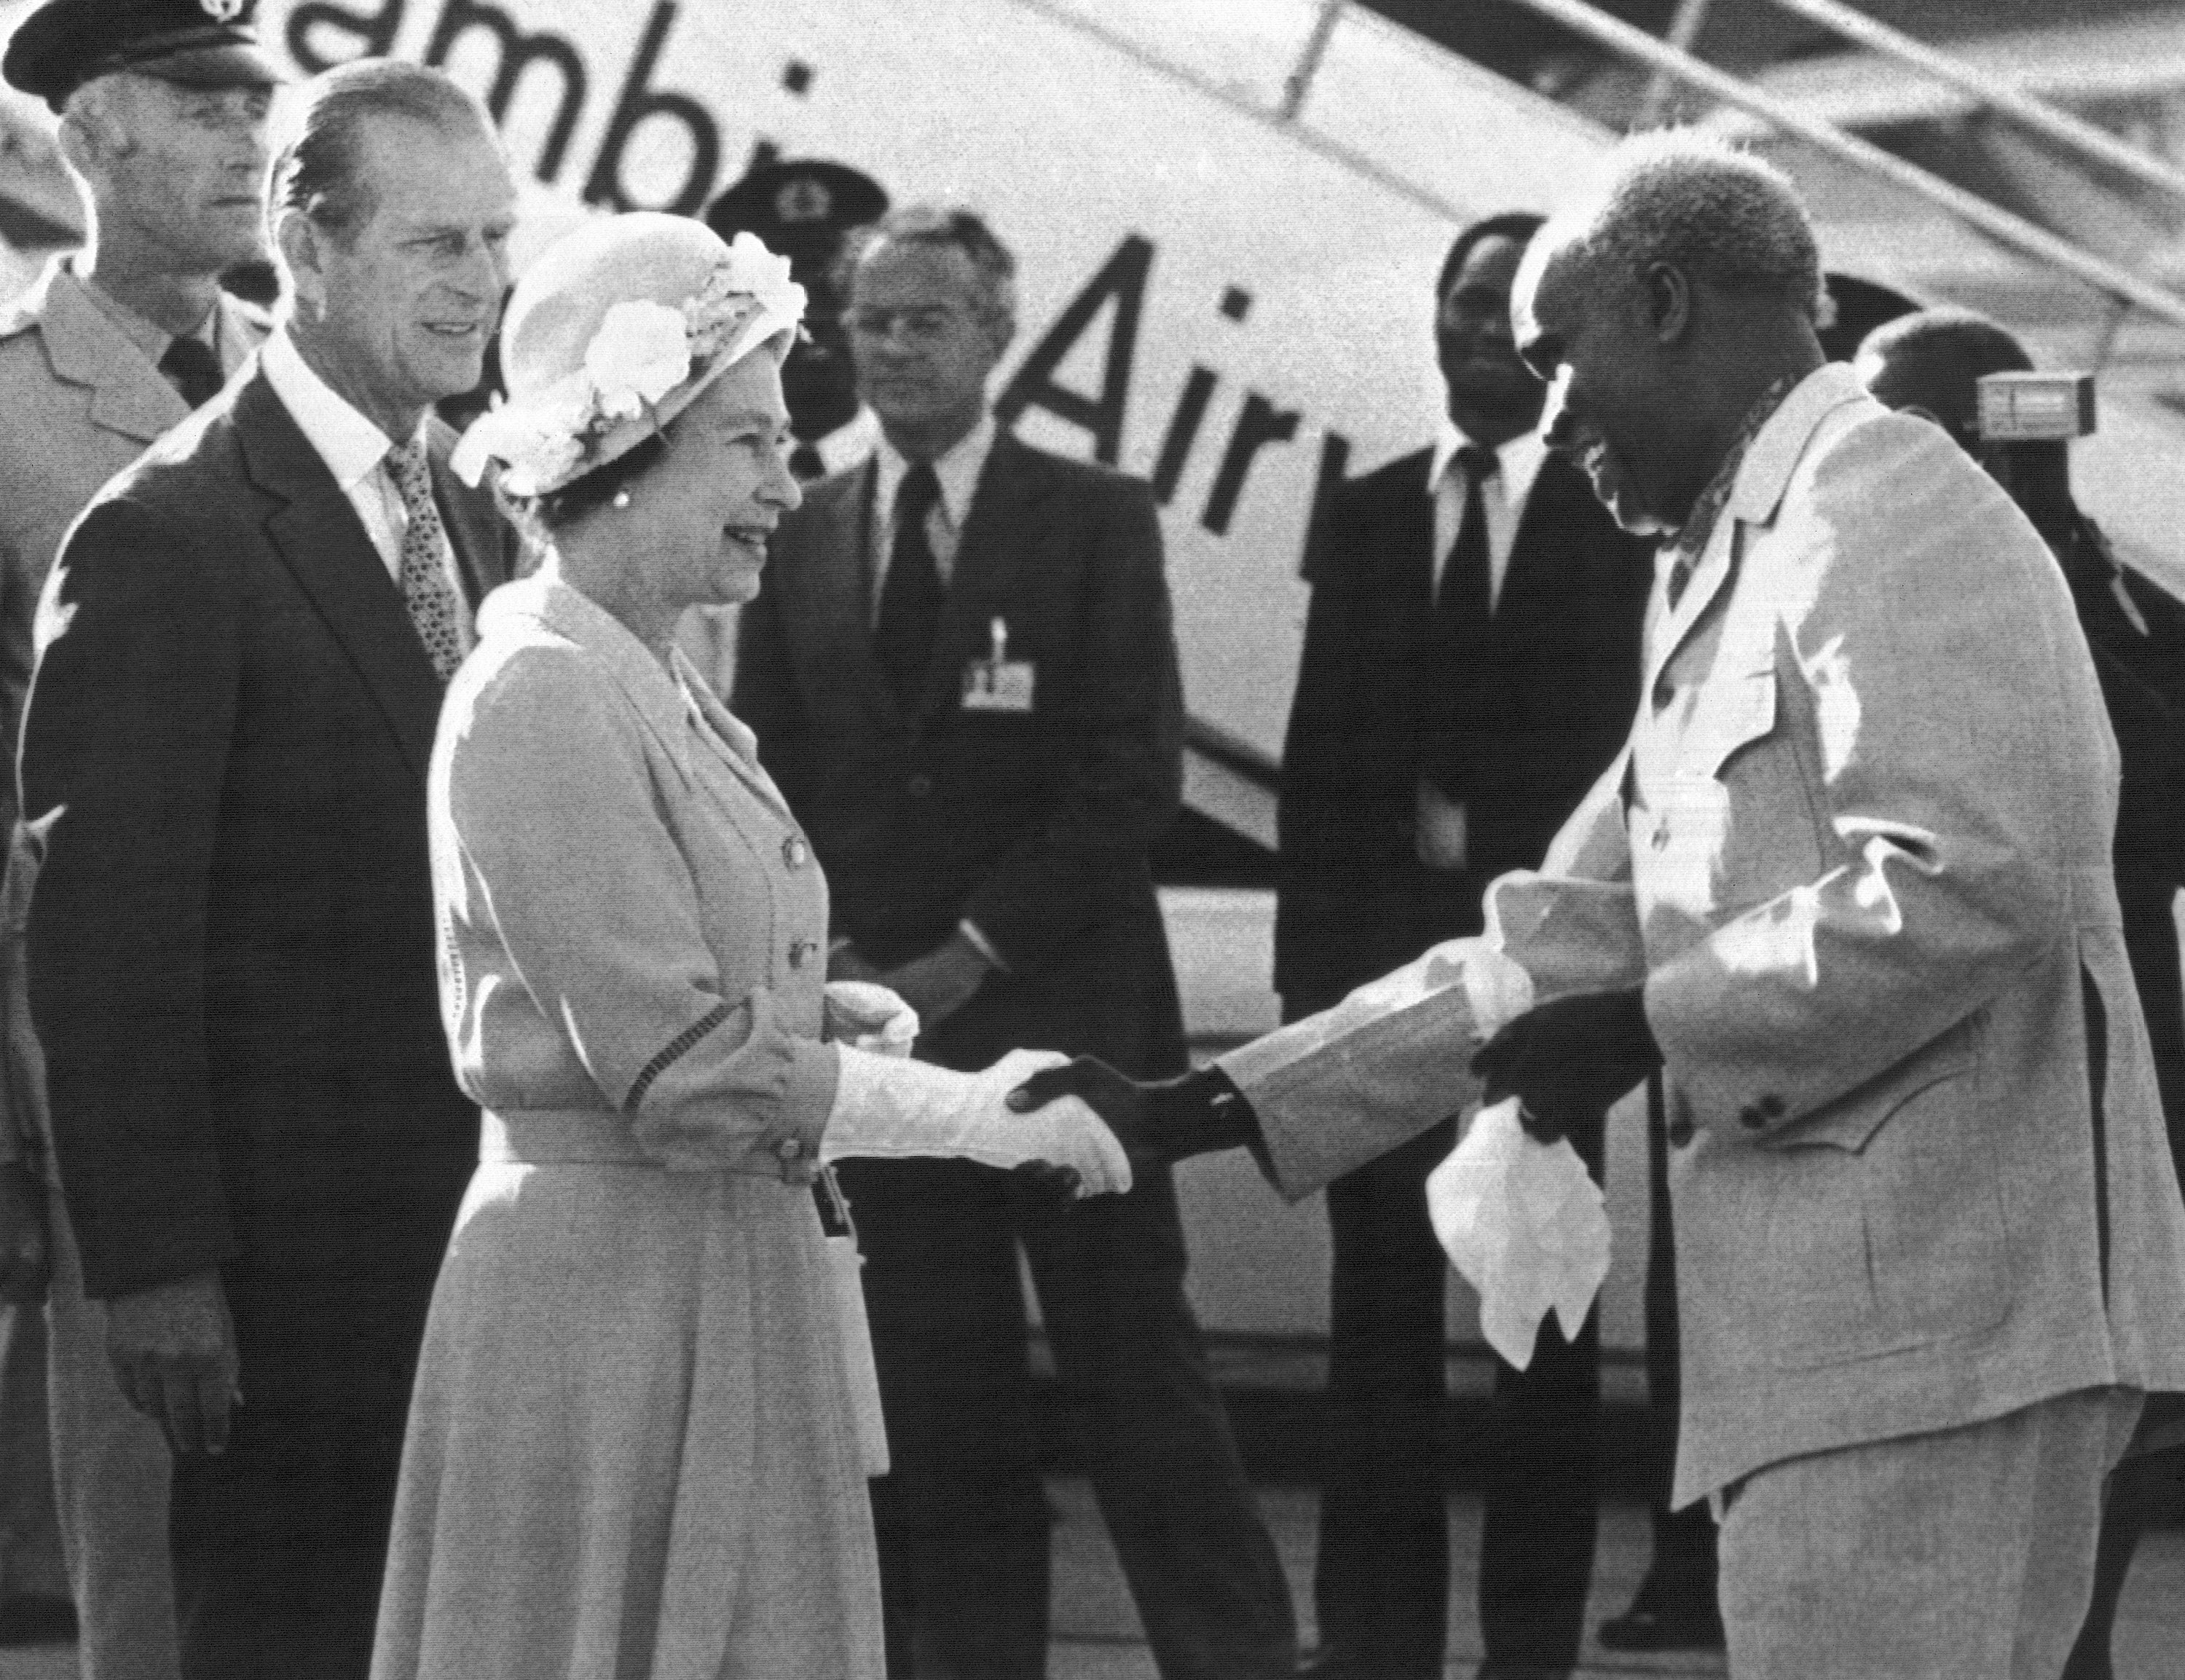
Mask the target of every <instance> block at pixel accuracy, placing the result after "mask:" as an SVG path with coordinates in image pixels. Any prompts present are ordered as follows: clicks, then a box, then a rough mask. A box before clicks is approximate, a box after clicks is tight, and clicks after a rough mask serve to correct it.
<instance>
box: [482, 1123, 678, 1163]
mask: <svg viewBox="0 0 2185 1680" xmlns="http://www.w3.org/2000/svg"><path fill="white" fill-rule="evenodd" d="M480 1120H481V1124H480V1125H479V1128H478V1159H479V1160H481V1161H491V1162H504V1161H522V1162H527V1163H530V1164H538V1165H545V1164H551V1163H555V1162H593V1163H597V1164H601V1165H613V1166H625V1167H658V1166H659V1165H660V1164H661V1163H660V1161H659V1159H658V1158H657V1157H656V1156H653V1155H650V1154H647V1153H645V1147H644V1146H643V1145H642V1144H640V1142H639V1141H637V1138H636V1136H634V1134H633V1133H632V1132H631V1130H630V1129H629V1121H628V1120H626V1119H623V1117H622V1116H621V1115H620V1114H617V1113H612V1111H610V1110H608V1109H606V1108H517V1109H503V1110H501V1111H500V1112H495V1110H493V1109H491V1108H489V1109H487V1110H486V1111H485V1112H484V1113H483V1115H481V1116H480Z"/></svg>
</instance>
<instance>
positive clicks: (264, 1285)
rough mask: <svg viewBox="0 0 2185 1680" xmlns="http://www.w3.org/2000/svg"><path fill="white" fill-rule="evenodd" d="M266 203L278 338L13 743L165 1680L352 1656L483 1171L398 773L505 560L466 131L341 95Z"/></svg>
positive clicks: (486, 187) (416, 96) (460, 114)
mask: <svg viewBox="0 0 2185 1680" xmlns="http://www.w3.org/2000/svg"><path fill="white" fill-rule="evenodd" d="M269 197H270V204H271V218H270V220H271V229H272V232H273V235H274V239H275V242H276V247H277V253H278V255H279V259H280V262H281V266H282V275H283V281H284V287H283V289H284V298H283V303H282V326H281V327H280V330H278V331H277V332H276V333H275V334H274V336H273V337H272V338H271V339H269V340H268V341H267V343H266V345H265V349H264V350H263V351H262V352H261V353H260V360H259V363H258V365H257V366H255V367H254V369H252V370H250V371H248V372H247V373H246V374H245V375H244V376H243V377H241V378H240V379H239V380H238V382H237V383H236V384H234V385H233V386H232V387H231V388H229V389H228V390H227V391H226V393H224V394H223V395H222V396H221V398H220V399H217V400H215V402H214V403H212V404H211V405H209V406H208V407H207V408H205V409H204V410H200V412H199V413H198V416H195V417H194V418H193V420H192V421H189V422H188V423H187V424H186V425H185V426H183V427H179V428H177V430H176V431H175V432H174V433H170V435H169V436H168V437H167V438H165V440H163V441H162V442H161V443H160V444H158V445H156V446H155V447H154V449H152V450H151V452H150V453H149V454H148V455H146V457H145V458H144V459H143V460H142V461H141V462H139V463H138V464H137V466H134V467H132V468H131V469H130V470H129V471H128V472H126V473H125V474H124V475H123V476H122V477H120V478H119V479H117V480H115V482H114V483H112V484H110V485H109V487H108V488H106V489H105V490H104V491H103V492H102V493H101V494H99V496H98V498H97V499H95V500H94V501H93V502H92V505H91V507H90V508H89V509H88V511H87V512H86V514H85V516H84V517H83V519H82V521H81V522H80V523H79V524H78V525H77V526H76V527H75V529H74V531H73V532H72V533H71V534H70V538H69V539H68V541H67V542H66V544H64V547H63V549H62V551H61V554H60V556H59V561H58V562H57V563H56V566H55V569H54V573H53V579H52V581H51V582H50V583H48V590H47V595H46V600H45V605H44V608H43V610H42V612H41V614H40V628H41V635H42V643H43V645H42V649H41V654H40V661H39V664H38V667H37V673H36V677H35V678H34V679H33V683H32V689H31V701H30V712H29V719H28V723H27V724H26V727H25V742H24V748H23V784H24V791H25V799H24V810H25V820H26V822H27V823H29V825H30V830H31V839H32V842H33V845H32V850H33V851H34V852H38V853H42V869H41V873H40V875H39V878H38V879H37V883H36V890H35V893H34V895H33V899H32V907H31V917H30V924H29V964H30V996H31V1011H32V1013H33V1016H34V1019H35V1022H36V1029H37V1034H38V1037H39V1039H40V1041H42V1044H43V1046H44V1050H45V1056H46V1063H47V1075H48V1086H49V1090H50V1097H51V1108H52V1113H53V1134H54V1141H55V1146H56V1149H57V1151H58V1153H59V1161H60V1169H61V1180H62V1183H63V1186H64V1191H65V1193H66V1195H67V1198H68V1207H69V1212H70V1216H71V1218H72V1220H73V1221H74V1224H75V1232H76V1236H77V1240H78V1242H79V1245H80V1247H81V1253H82V1260H83V1277H84V1285H85V1288H86V1290H87V1293H88V1294H90V1295H91V1296H92V1297H93V1298H97V1299H99V1300H102V1301H103V1303H105V1309H106V1317H107V1345H108V1350H109V1354H110V1356H111V1358H112V1359H113V1362H114V1365H115V1372H116V1375H117V1376H118V1377H119V1379H120V1382H121V1386H122V1388H123V1391H124V1392H125V1393H127V1394H128V1395H129V1397H130V1398H131V1399H132V1400H133V1401H134V1402H135V1404H137V1406H139V1407H140V1408H141V1409H143V1410H144V1411H146V1412H148V1413H149V1414H151V1415H153V1416H154V1417H155V1418H157V1419H158V1420H159V1421H160V1422H161V1423H162V1425H163V1426H165V1430H166V1432H167V1434H168V1437H169V1440H170V1444H171V1445H172V1446H173V1448H175V1450H176V1465H175V1474H174V1485H173V1502H172V1515H171V1521H170V1538H171V1542H172V1545H173V1551H174V1562H175V1577H176V1599H177V1610H178V1615H179V1618H180V1622H181V1629H180V1631H181V1637H182V1668H183V1672H184V1674H185V1675H186V1676H187V1677H188V1680H215V1677H218V1680H250V1677H259V1676H263V1677H265V1680H274V1677H281V1680H288V1677H292V1676H295V1675H299V1674H311V1675H316V1676H326V1677H349V1676H361V1675H363V1674H364V1673H365V1672H366V1667H367V1666H368V1662H369V1657H370V1650H371V1641H372V1619H373V1611H374V1605H375V1600H376V1598H377V1589H378V1582H379V1576H380V1570H381V1564H382V1558H383V1547H384V1544H385V1537H386V1532H387V1524H388V1509H389V1505H390V1504H391V1500H392V1497H393V1493H394V1480H395V1473H396V1468H397V1465H398V1462H399V1459H400V1448H401V1439H402V1428H403V1421H404V1415H405V1409H406V1407H407V1404H408V1397H409V1389H410V1380H411V1367H412V1364H413V1361H414V1359H415V1356H416V1348H417V1344H418V1341H419V1338H420V1336H421V1333H422V1326H423V1320H424V1314H425V1308H426V1303H427V1300H428V1298H429V1296H430V1292H431V1289H432V1284H433V1275H434V1273H435V1270H436V1269H437V1266H438V1264H439V1257H440V1253H441V1250H442V1247H444V1243H445V1241H446V1238H447V1234H448V1231H449V1230H450V1225H451V1223H452V1220H453V1217H454V1214H455V1207H456V1204H457V1202H458V1200H459V1199H460V1197H461V1192H462V1189H463V1186H464V1184H465V1182H466V1180H467V1177H468V1175H469V1171H470V1169H471V1165H472V1161H473V1159H474V1157H475V1153H476V1148H477V1127H476V1113H475V1111H474V1110H473V1109H472V1108H470V1106H469V1105H468V1104H467V1103H466V1102H464V1101H463V1099H462V1098H461V1095H460V1094H459V1093H458V1092H457V1091H456V1089H455V1084H454V1081H453V1080H452V1078H451V1076H450V1069H449V1063H448V1053H447V1049H446V1046H445V1043H444V1040H443V1038H442V1035H441V1031H440V1024H439V1004H438V999H437V997H436V996H435V989H434V982H433V963H432V951H433V927H432V918H431V907H430V906H431V897H430V889H429V879H428V875H427V868H428V866H427V856H426V848H425V829H424V799H425V769H426V762H427V753H428V751H429V749H430V747H431V744H432V738H433V724H434V721H435V717H436V714H437V712H438V709H439V699H440V693H441V689H442V685H443V684H444V682H445V681H446V678H447V676H448V674H449V673H450V671H452V669H453V668H454V667H455V662H456V661H458V660H459V659H460V658H461V654H462V651H463V649H464V647H465V646H466V645H467V640H468V637H469V633H470V632H469V625H470V620H471V613H472V607H473V606H474V604H475V602H476V601H477V600H478V596H479V595H480V594H482V593H483V590H484V589H487V588H489V587H490V585H491V584H493V583H495V582H497V581H499V580H500V578H503V577H505V576H506V573H507V571H508V569H509V567H510V564H511V557H512V550H511V539H510V537H509V535H508V533H507V531H506V527H504V526H503V525H502V524H501V522H500V521H499V519H498V518H497V516H496V515H495V512H494V511H493V509H492V508H491V507H490V505H489V504H487V503H486V502H485V501H484V500H483V499H481V498H478V497H477V496H475V495H472V494H468V493H467V492H465V491H464V490H463V489H462V488H461V486H460V485H459V484H457V483H455V481H454V480H453V479H452V478H450V477H449V476H448V474H447V472H446V467H445V456H446V452H447V448H448V446H449V444H450V441H451V440H450V437H449V435H448V433H447V432H446V428H445V427H443V426H440V425H439V423H438V422H437V421H434V420H433V419H432V418H430V416H429V409H428V405H430V404H431V403H432V402H433V401H434V400H435V399H438V398H440V397H444V396H446V395H449V394H450V393H454V392H456V391H461V390H464V389H467V388H469V387H470V386H471V385H473V384H475V383H476V382H477V380H478V371H479V359H480V355H481V354H482V352H483V349H484V345H485V343H486V339H487V338H488V336H489V334H490V332H491V331H492V329H493V325H494V316H495V309H496V307H497V302H498V299H500V295H501V292H502V290H503V288H504V286H505V283H506V275H505V272H504V265H503V260H502V251H501V248H502V242H503V240H504V239H505V237H506V232H507V230H508V226H509V224H510V220H511V215H512V211H513V206H514V198H515V194H514V188H513V186H512V183H511V181H510V178H509V175H508V170H507V166H506V163H505V162H504V161H503V159H502V157H501V154H500V149H499V148H498V145H497V143H496V142H495V137H494V136H493V133H492V130H491V126H490V123H489V120H488V118H487V117H486V115H485V114H484V112H483V109H481V108H480V107H479V106H478V103H477V102H476V101H474V100H473V99H472V98H470V96H468V95H467V94H466V93H464V92H461V90H459V89H458V88H457V87H455V85H454V84H453V83H452V82H450V81H447V80H446V79H445V78H444V77H442V76H440V75H439V74H438V73H437V72H433V71H427V70H419V69H416V68H415V67H412V66H408V65H403V64H393V63H388V62H384V61H375V62H370V63H360V64H352V65H349V66H345V67H344V68H343V69H340V70H334V71H332V72H330V73H328V74H327V75H326V76H324V77H322V78H321V79H320V80H319V81H316V82H315V83H313V84H312V85H311V86H310V87H309V88H308V89H307V90H306V92H305V96H304V98H303V99H302V101H301V103H300V105H299V109H298V110H297V112H296V114H295V116H294V119H293V127H292V129H291V138H290V139H289V141H288V145H287V147H286V148H285V149H284V150H283V151H282V153H281V154H280V156H279V157H278V158H277V160H276V163H275V165H274V170H273V174H272V177H271V187H270V188H269ZM238 1397H239V1398H241V1399H242V1401H243V1402H244V1404H241V1405H240V1406H239V1407H238V1406H237V1405H236V1404H235V1403H236V1401H237V1398H238Z"/></svg>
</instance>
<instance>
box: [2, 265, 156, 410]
mask: <svg viewBox="0 0 2185 1680" xmlns="http://www.w3.org/2000/svg"><path fill="white" fill-rule="evenodd" d="M45 287H46V294H45V299H44V302H43V304H42V306H41V307H40V310H39V331H40V333H41V335H42V338H44V341H45V346H46V354H47V355H48V357H50V358H51V359H52V361H53V371H54V373H56V374H57V375H59V377H61V378H63V379H64V380H67V381H68V382H70V384H73V385H84V386H88V387H89V388H90V389H91V419H92V424H93V425H95V426H99V427H104V428H105V429H106V430H107V431H109V432H118V433H120V434H121V435H122V436H123V437H125V438H134V439H135V440H136V441H137V442H138V443H141V444H148V443H150V442H151V441H152V440H153V439H154V438H157V437H158V436H159V434H160V433H163V432H165V431H167V430H169V429H170V427H174V426H176V425H178V424H179V423H181V421H183V420H185V419H187V417H188V416H189V411H190V410H189V405H188V404H187V403H185V402H184V401H183V400H182V396H181V393H178V392H177V391H176V389H175V388H174V387H173V386H171V385H170V384H169V383H167V382H166V380H165V379H164V378H163V377H160V374H159V369H158V368H156V367H154V366H153V365H152V361H151V359H150V358H149V357H148V356H147V355H146V354H144V352H143V351H142V349H139V348H138V347H137V343H136V342H135V341H134V340H132V339H131V338H130V337H129V336H128V335H127V334H126V333H125V332H122V330H121V329H120V327H116V326H115V324H114V322H113V321H112V320H110V319H109V317H108V315H107V314H106V311H105V310H102V309H100V308H99V306H98V304H95V303H93V302H92V300H91V299H90V298H88V297H87V296H86V295H85V293H84V289H83V282H81V280H78V279H77V278H76V277H75V276H74V275H73V274H70V272H69V271H68V270H67V269H66V268H64V267H63V266H61V265H59V264H58V263H56V264H55V265H53V267H51V268H49V269H48V270H47V271H46V279H45Z"/></svg>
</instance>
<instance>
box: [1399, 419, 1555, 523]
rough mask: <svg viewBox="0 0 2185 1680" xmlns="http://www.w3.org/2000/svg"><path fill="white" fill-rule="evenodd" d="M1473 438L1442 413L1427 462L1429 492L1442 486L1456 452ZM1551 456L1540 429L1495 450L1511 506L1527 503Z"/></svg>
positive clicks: (1507, 500)
mask: <svg viewBox="0 0 2185 1680" xmlns="http://www.w3.org/2000/svg"><path fill="white" fill-rule="evenodd" d="M1471 442H1472V439H1471V438H1468V437H1467V436H1466V435H1465V434H1464V433H1463V431H1462V430H1461V428H1460V427H1458V425H1457V423H1456V421H1453V420H1451V419H1450V418H1449V416H1446V415H1444V416H1442V422H1441V427H1440V429H1439V431H1438V432H1436V433H1434V446H1433V458H1432V459H1431V460H1429V461H1428V463H1427V494H1428V495H1432V494H1434V493H1435V492H1437V491H1438V490H1439V489H1440V488H1441V481H1442V479H1443V477H1445V476H1446V475H1447V473H1448V472H1449V469H1450V462H1451V461H1453V460H1456V452H1457V451H1458V450H1459V449H1463V448H1465V447H1466V446H1467V445H1468V444H1470V443H1471ZM1547 458H1548V446H1547V444H1546V442H1545V439H1543V438H1541V436H1540V433H1538V432H1523V433H1518V435H1517V436H1516V437H1514V438H1512V439H1511V440H1510V441H1509V442H1508V443H1506V444H1503V445H1502V446H1501V447H1500V449H1496V450H1495V472H1497V473H1498V474H1500V477H1501V479H1502V494H1503V497H1504V500H1506V502H1507V503H1508V504H1509V505H1510V506H1512V507H1523V505H1525V499H1526V498H1527V497H1528V496H1529V495H1531V494H1533V485H1534V481H1536V480H1537V479H1538V478H1539V477H1540V468H1541V466H1543V465H1544V464H1545V462H1546V460H1547Z"/></svg>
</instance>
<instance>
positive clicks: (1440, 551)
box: [1427, 418, 1548, 612]
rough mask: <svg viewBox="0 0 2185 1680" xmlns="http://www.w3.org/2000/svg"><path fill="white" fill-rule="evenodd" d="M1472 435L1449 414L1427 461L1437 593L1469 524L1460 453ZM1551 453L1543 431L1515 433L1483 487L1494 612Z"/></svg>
mask: <svg viewBox="0 0 2185 1680" xmlns="http://www.w3.org/2000/svg"><path fill="white" fill-rule="evenodd" d="M1471 442H1472V439H1471V438H1467V437H1466V436H1465V435H1464V433H1461V432H1460V431H1459V430H1457V428H1456V422H1455V421H1450V420H1448V419H1446V418H1445V419H1444V420H1443V421H1442V423H1441V431H1440V433H1439V435H1437V436H1436V438H1434V447H1433V459H1432V460H1430V461H1428V464H1427V494H1428V495H1430V496H1432V497H1433V505H1434V509H1433V544H1434V546H1433V551H1434V594H1435V595H1436V597H1437V598H1439V595H1440V594H1441V579H1442V573H1443V572H1445V571H1446V570H1447V569H1448V567H1449V555H1450V550H1451V549H1453V548H1455V547H1456V533H1458V532H1459V531H1461V530H1462V529H1463V528H1464V503H1465V498H1466V497H1467V495H1469V494H1471V490H1470V487H1469V485H1468V484H1467V483H1466V480H1465V476H1464V474H1463V472H1461V471H1460V470H1459V469H1458V467H1457V466H1456V452H1457V451H1458V450H1459V449H1462V448H1464V447H1465V446H1466V445H1467V444H1470V443H1471ZM1547 458H1548V446H1547V445H1546V444H1544V443H1542V442H1541V441H1540V433H1538V432H1528V433H1524V434H1523V435H1522V436H1520V437H1516V438H1512V439H1511V440H1510V441H1509V442H1508V443H1506V444H1503V445H1502V447H1501V448H1500V449H1497V450H1495V471H1494V472H1492V473H1490V474H1489V475H1488V477H1487V481H1486V483H1484V485H1483V486H1482V487H1481V494H1482V495H1483V496H1484V499H1485V502H1486V513H1487V563H1488V583H1487V606H1488V610H1489V611H1490V612H1491V611H1494V609H1495V607H1496V606H1499V605H1500V602H1501V600H1502V580H1503V579H1504V578H1507V577H1508V576H1509V575H1510V552H1511V550H1512V549H1514V548H1516V547H1517V525H1518V522H1519V521H1521V520H1523V518H1524V516H1525V503H1526V501H1527V500H1528V498H1529V497H1530V496H1531V495H1532V494H1533V485H1534V483H1535V482H1536V481H1537V480H1538V479H1539V477H1540V465H1541V463H1542V462H1543V461H1545V460H1547Z"/></svg>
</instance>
